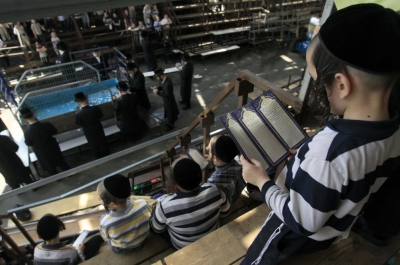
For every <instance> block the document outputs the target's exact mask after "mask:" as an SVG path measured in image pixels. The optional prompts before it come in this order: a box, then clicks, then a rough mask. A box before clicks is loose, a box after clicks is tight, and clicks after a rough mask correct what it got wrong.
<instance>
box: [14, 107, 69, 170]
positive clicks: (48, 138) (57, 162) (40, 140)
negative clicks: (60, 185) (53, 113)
mask: <svg viewBox="0 0 400 265" xmlns="http://www.w3.org/2000/svg"><path fill="white" fill-rule="evenodd" d="M19 112H20V113H21V117H22V118H23V119H24V120H25V122H26V123H28V124H29V127H28V128H27V129H26V130H25V132H24V136H25V144H26V145H27V146H32V148H33V151H34V152H35V154H36V157H37V159H38V161H39V163H40V164H41V165H42V167H43V169H44V170H46V171H47V172H48V173H49V175H50V176H53V175H56V174H57V170H56V167H57V166H59V167H60V168H61V169H62V171H64V170H68V169H70V167H69V166H68V164H67V162H65V159H64V156H63V155H62V153H61V149H60V146H59V145H58V143H57V140H56V139H55V138H54V137H53V135H55V134H56V133H57V129H56V128H55V127H54V126H53V124H51V123H49V122H39V121H38V120H37V119H36V117H35V116H34V115H33V113H32V112H31V110H30V109H28V108H24V109H21V110H20V111H19Z"/></svg>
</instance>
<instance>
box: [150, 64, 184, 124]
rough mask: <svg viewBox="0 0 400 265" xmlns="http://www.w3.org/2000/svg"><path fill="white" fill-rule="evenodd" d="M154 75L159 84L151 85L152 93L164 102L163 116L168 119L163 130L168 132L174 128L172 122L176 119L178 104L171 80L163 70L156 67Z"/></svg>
mask: <svg viewBox="0 0 400 265" xmlns="http://www.w3.org/2000/svg"><path fill="white" fill-rule="evenodd" d="M154 76H155V77H156V79H157V80H158V81H159V82H161V86H158V87H157V86H153V87H152V89H153V93H154V94H156V95H159V96H160V97H162V98H163V102H164V118H167V119H168V123H167V124H166V127H165V129H164V131H166V132H168V131H170V130H172V129H173V128H174V122H175V121H176V120H177V119H178V114H179V110H178V105H177V104H176V101H175V96H174V85H173V84H172V80H171V79H170V78H169V77H167V76H166V75H165V74H164V70H163V69H161V68H157V69H155V70H154Z"/></svg>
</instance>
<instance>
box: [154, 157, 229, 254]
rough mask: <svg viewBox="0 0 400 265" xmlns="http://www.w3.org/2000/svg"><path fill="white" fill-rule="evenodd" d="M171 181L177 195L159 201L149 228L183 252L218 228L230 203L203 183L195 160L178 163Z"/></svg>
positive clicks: (214, 188) (226, 214)
mask: <svg viewBox="0 0 400 265" xmlns="http://www.w3.org/2000/svg"><path fill="white" fill-rule="evenodd" d="M170 172H171V173H170V174H171V176H170V181H172V185H173V186H174V189H175V190H176V192H175V193H174V194H171V195H168V196H167V197H166V198H164V199H163V200H162V201H161V202H159V203H158V204H157V206H156V209H155V210H154V212H153V214H152V217H151V220H150V225H151V227H152V228H153V230H154V231H155V232H156V233H160V234H161V237H163V238H164V239H165V240H166V241H167V243H168V244H169V245H170V246H171V247H172V248H174V249H181V248H183V247H185V246H187V245H189V244H190V243H192V242H195V241H196V240H198V239H200V238H202V237H203V236H205V235H207V234H208V233H211V232H212V231H214V230H216V229H218V227H219V218H224V217H226V216H228V215H229V213H230V204H229V201H228V200H226V197H225V194H224V192H223V191H221V190H220V189H219V188H218V187H217V186H215V185H214V184H210V183H204V184H202V185H200V183H201V168H200V166H199V165H198V164H197V163H196V162H194V161H193V160H192V159H188V158H182V159H178V160H175V162H174V163H173V164H172V166H171V171H170Z"/></svg>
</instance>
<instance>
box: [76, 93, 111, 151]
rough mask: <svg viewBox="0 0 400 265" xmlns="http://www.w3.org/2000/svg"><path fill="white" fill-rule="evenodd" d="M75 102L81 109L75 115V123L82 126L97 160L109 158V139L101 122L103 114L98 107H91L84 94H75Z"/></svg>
mask: <svg viewBox="0 0 400 265" xmlns="http://www.w3.org/2000/svg"><path fill="white" fill-rule="evenodd" d="M75 102H77V103H78V105H79V107H80V108H81V110H80V111H78V112H76V113H75V123H76V124H77V125H79V126H82V129H83V133H84V134H85V136H86V139H87V141H88V143H89V146H90V149H91V150H92V153H93V155H94V156H95V157H96V158H101V157H105V156H107V155H108V146H107V139H106V136H105V134H104V129H103V125H102V124H101V121H100V119H101V118H102V117H103V112H101V109H100V108H99V107H98V106H89V102H88V99H87V97H86V96H85V95H84V94H83V93H82V92H78V93H76V94H75Z"/></svg>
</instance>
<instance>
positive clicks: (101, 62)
mask: <svg viewBox="0 0 400 265" xmlns="http://www.w3.org/2000/svg"><path fill="white" fill-rule="evenodd" d="M92 49H94V50H93V51H92V54H93V56H92V57H90V58H89V63H90V65H91V66H93V67H94V68H96V69H97V70H98V71H99V73H100V78H101V80H107V79H108V74H109V71H108V70H107V69H108V68H109V64H108V62H107V58H104V54H103V53H102V52H101V50H100V48H99V46H98V45H94V46H93V48H92Z"/></svg>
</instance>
